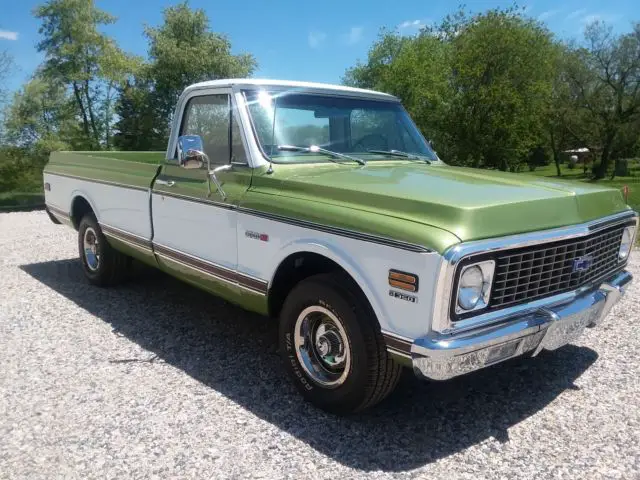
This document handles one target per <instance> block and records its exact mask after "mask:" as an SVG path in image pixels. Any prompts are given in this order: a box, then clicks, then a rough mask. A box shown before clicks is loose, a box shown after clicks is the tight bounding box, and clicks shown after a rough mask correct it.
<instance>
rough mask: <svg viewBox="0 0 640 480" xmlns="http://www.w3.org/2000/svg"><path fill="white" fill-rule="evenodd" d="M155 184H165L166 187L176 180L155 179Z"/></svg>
mask: <svg viewBox="0 0 640 480" xmlns="http://www.w3.org/2000/svg"><path fill="white" fill-rule="evenodd" d="M156 184H157V185H166V186H167V187H173V186H174V185H175V184H176V182H174V181H173V180H156Z"/></svg>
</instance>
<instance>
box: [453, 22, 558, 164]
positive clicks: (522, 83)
mask: <svg viewBox="0 0 640 480" xmlns="http://www.w3.org/2000/svg"><path fill="white" fill-rule="evenodd" d="M452 48H453V54H452V67H451V68H452V78H451V82H452V87H453V90H454V92H455V93H454V97H453V99H452V105H451V109H450V111H449V115H448V117H447V120H448V121H447V123H446V128H447V129H448V130H449V131H450V132H451V135H452V137H453V139H454V141H455V143H456V148H457V150H458V156H459V158H460V160H462V161H463V162H464V163H470V164H471V165H473V166H475V167H478V166H485V167H495V168H500V169H501V170H507V169H511V170H516V169H517V168H518V164H519V163H520V161H521V160H522V159H523V158H526V156H527V155H528V153H529V152H530V151H531V149H532V148H534V147H535V146H537V144H538V143H539V140H540V137H541V131H542V124H541V120H542V116H541V113H542V112H543V111H544V106H545V104H546V102H547V100H548V98H549V97H550V95H551V92H552V81H551V79H552V78H553V73H554V72H553V70H554V59H555V49H554V44H553V37H552V34H551V33H550V32H549V31H548V30H547V29H546V28H545V27H544V26H542V25H541V24H540V23H538V22H536V21H534V20H531V19H528V18H524V17H522V16H521V15H520V14H519V13H517V12H515V11H513V10H505V11H503V10H490V11H488V12H486V13H483V14H480V15H476V16H474V17H472V18H471V19H470V20H469V21H468V22H467V23H466V25H464V26H463V28H462V29H461V30H460V31H459V34H458V35H457V36H455V37H454V38H453V39H452Z"/></svg>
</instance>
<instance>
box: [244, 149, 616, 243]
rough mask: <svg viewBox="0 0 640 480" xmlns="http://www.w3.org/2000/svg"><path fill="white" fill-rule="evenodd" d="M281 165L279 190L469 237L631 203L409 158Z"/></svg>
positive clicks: (583, 186)
mask: <svg viewBox="0 0 640 480" xmlns="http://www.w3.org/2000/svg"><path fill="white" fill-rule="evenodd" d="M274 170H275V171H274V173H273V174H272V175H269V177H271V178H270V180H271V181H269V183H270V184H271V185H269V186H271V187H276V185H277V187H276V188H277V190H278V194H279V195H285V196H295V197H299V198H304V199H307V200H311V201H314V202H320V203H325V204H340V205H344V206H348V207H349V208H352V209H355V210H360V211H367V212H375V213H379V214H384V215H388V216H393V217H396V218H400V219H406V220H410V221H412V222H417V223H421V224H424V225H430V226H433V227H437V228H439V229H443V230H447V231H448V232H451V233H453V234H454V235H455V236H457V237H458V238H459V239H460V240H462V241H469V240H478V239H483V238H489V237H496V236H503V235H510V234H517V233H523V232H529V231H535V230H543V229H549V228H554V227H560V226H566V225H572V224H577V223H583V222H587V221H590V220H593V219H596V218H599V217H603V216H606V215H611V214H614V213H618V212H621V211H624V210H627V209H628V207H627V206H626V204H625V202H624V201H623V198H622V195H621V192H620V191H618V190H616V189H611V188H606V187H601V186H599V185H593V184H589V183H584V182H568V181H562V180H556V179H551V178H542V177H535V176H531V175H526V174H515V173H505V172H498V171H493V170H478V169H472V168H463V167H452V166H447V165H435V164H432V165H428V164H422V163H417V162H410V163H408V162H403V161H395V162H375V163H374V162H369V163H368V164H367V166H364V167H354V166H351V165H334V164H331V165H326V164H315V165H287V166H285V165H278V166H276V167H275V169H274ZM262 178H265V177H262ZM265 179H266V178H265ZM271 182H276V184H273V183H271ZM256 183H257V185H256V187H257V188H258V189H259V188H260V182H259V181H258V182H256ZM264 186H265V187H267V185H266V184H265V185H264ZM388 235H389V236H393V232H388Z"/></svg>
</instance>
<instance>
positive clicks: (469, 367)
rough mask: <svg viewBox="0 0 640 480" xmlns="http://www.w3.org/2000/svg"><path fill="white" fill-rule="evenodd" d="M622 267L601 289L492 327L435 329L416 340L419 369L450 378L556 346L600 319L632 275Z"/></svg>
mask: <svg viewBox="0 0 640 480" xmlns="http://www.w3.org/2000/svg"><path fill="white" fill-rule="evenodd" d="M632 278H633V277H632V276H631V274H630V273H629V272H627V271H623V272H620V273H617V274H615V275H613V276H612V277H611V278H609V279H607V280H606V281H605V282H604V283H603V284H602V285H601V286H600V287H599V288H598V289H597V290H594V291H591V292H589V293H585V294H583V295H580V296H577V297H575V298H573V299H572V300H571V301H570V302H568V303H563V304H553V303H552V304H551V305H550V306H545V307H542V308H536V309H535V310H528V311H527V310H525V311H523V312H521V313H519V314H517V315H515V316H509V317H507V318H505V319H503V320H501V321H499V322H497V323H494V324H492V325H490V326H486V327H482V328H475V329H473V330H468V331H464V332H460V333H449V334H442V333H437V332H432V333H431V334H429V335H427V336H426V337H423V338H419V339H417V340H414V342H413V345H412V346H411V358H412V363H413V369H414V371H415V372H416V374H418V375H420V376H423V377H426V378H429V379H432V380H446V379H449V378H453V377H457V376H458V375H463V374H465V373H469V372H472V371H474V370H479V369H481V368H484V367H487V366H489V365H493V364H495V363H498V362H501V361H504V360H507V359H509V358H513V357H517V356H520V355H524V354H531V355H533V356H535V355H537V354H538V353H540V352H541V351H542V350H555V349H556V348H559V347H561V346H563V345H565V344H567V343H569V342H571V341H572V340H574V339H575V338H577V337H578V336H579V335H580V334H581V333H582V331H583V330H584V329H585V328H586V327H594V326H596V325H597V324H599V323H600V322H601V321H602V320H603V319H604V318H605V317H606V316H607V314H608V313H609V311H610V310H611V308H612V307H613V305H615V304H616V303H617V302H618V300H619V299H620V297H621V296H622V295H623V294H624V292H625V289H626V287H627V286H628V285H629V283H630V282H631V280H632Z"/></svg>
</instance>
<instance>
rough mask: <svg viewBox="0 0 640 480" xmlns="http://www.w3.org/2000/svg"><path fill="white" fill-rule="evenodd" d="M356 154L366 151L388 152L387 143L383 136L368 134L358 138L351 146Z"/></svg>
mask: <svg viewBox="0 0 640 480" xmlns="http://www.w3.org/2000/svg"><path fill="white" fill-rule="evenodd" d="M353 149H354V151H356V152H366V151H367V150H389V142H388V141H387V138H386V137H385V136H384V135H380V134H379V133H370V134H368V135H365V136H364V137H362V138H360V140H358V141H357V142H356V143H354V144H353Z"/></svg>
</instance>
